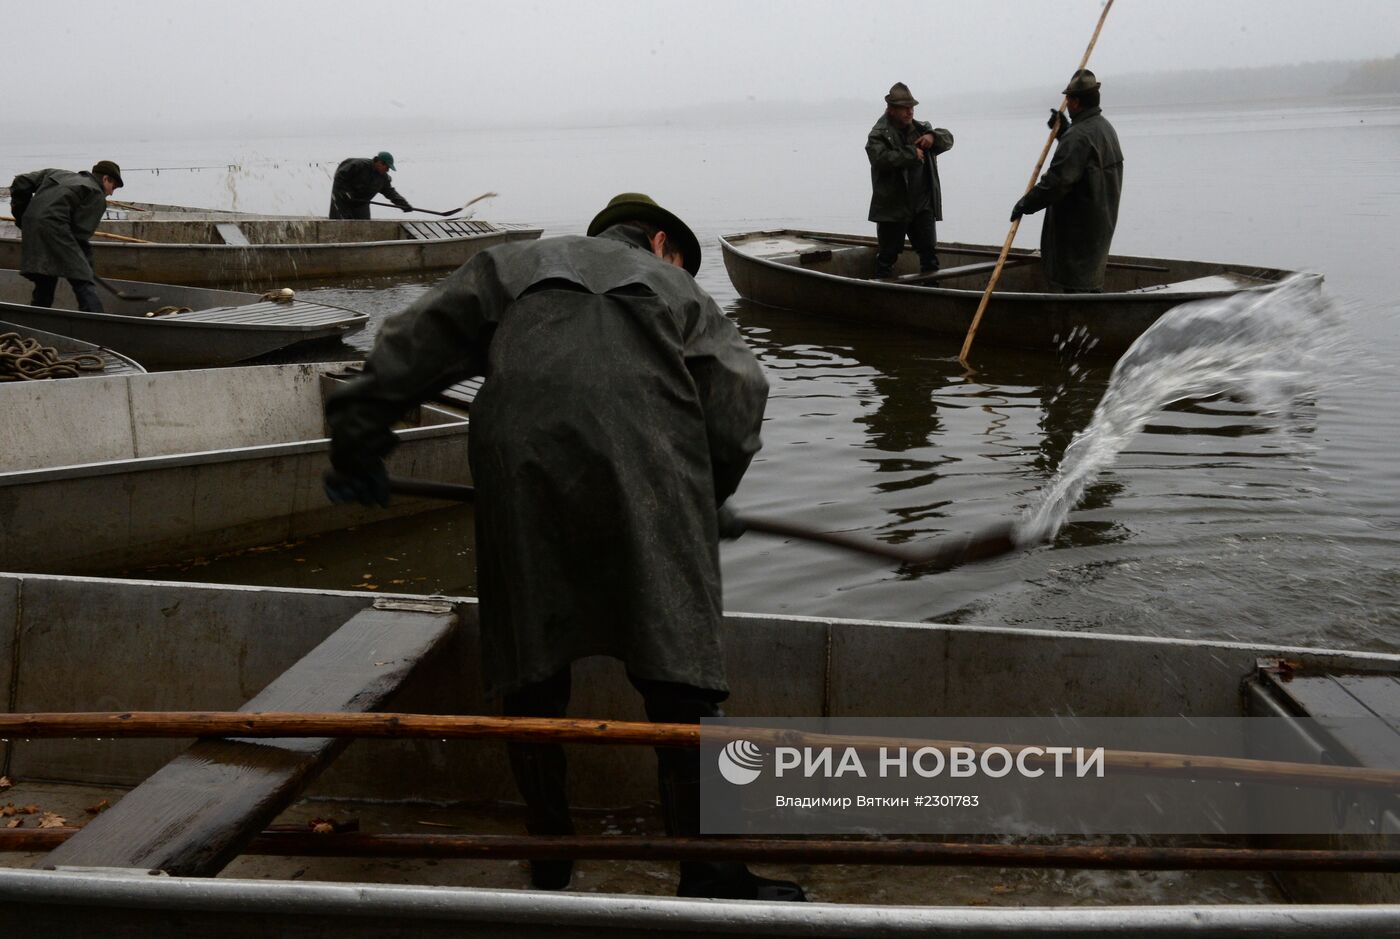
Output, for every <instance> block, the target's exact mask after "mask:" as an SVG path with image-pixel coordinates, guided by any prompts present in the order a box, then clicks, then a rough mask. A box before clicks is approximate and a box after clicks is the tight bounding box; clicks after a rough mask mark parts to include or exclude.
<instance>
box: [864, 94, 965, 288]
mask: <svg viewBox="0 0 1400 939" xmlns="http://www.w3.org/2000/svg"><path fill="white" fill-rule="evenodd" d="M918 103H919V102H918V101H916V100H914V96H913V95H912V94H910V93H909V87H908V86H907V85H905V84H904V82H895V83H894V86H893V87H892V88H890V93H889V94H887V95H885V113H884V114H883V115H881V117H880V119H879V120H878V121H876V122H875V126H874V127H872V128H870V135H869V136H868V137H867V138H866V141H865V155H866V156H867V157H868V158H869V159H870V187H871V190H872V192H871V196H870V221H872V222H874V223H875V235H876V238H877V240H878V242H879V246H878V248H877V251H876V254H875V276H876V277H890V276H893V274H894V262H895V260H896V259H898V258H899V254H900V252H901V251H903V250H904V238H905V236H906V235H907V236H908V238H909V241H910V243H911V244H913V246H914V250H915V251H916V252H918V255H919V271H920V272H921V273H924V274H931V273H933V272H934V271H936V270H938V254H937V253H936V246H937V243H938V232H937V226H936V224H935V223H936V222H940V221H942V220H943V192H942V189H941V188H940V187H939V184H938V154H940V153H945V152H947V151H948V150H951V149H952V148H953V135H952V133H951V132H950V131H948V130H945V129H944V128H942V127H934V126H933V125H931V124H928V123H925V122H924V121H916V120H914V107H915V106H916V105H917V104H918Z"/></svg>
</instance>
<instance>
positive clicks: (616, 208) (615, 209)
mask: <svg viewBox="0 0 1400 939" xmlns="http://www.w3.org/2000/svg"><path fill="white" fill-rule="evenodd" d="M619 222H649V223H650V224H652V225H655V226H656V227H657V228H659V229H661V230H662V231H664V232H665V233H666V237H667V238H669V239H671V240H672V241H674V242H675V243H676V245H677V246H678V247H679V248H680V249H681V257H682V258H683V259H684V261H685V269H686V270H687V271H689V272H690V276H692V277H694V276H695V273H696V272H697V271H699V270H700V239H699V238H696V237H695V232H693V231H691V230H690V226H689V225H687V224H686V223H685V222H682V221H681V220H680V217H679V216H677V215H674V214H672V213H670V212H668V211H666V210H665V209H663V208H662V207H661V206H659V205H657V204H656V200H655V199H653V198H652V197H651V196H649V195H647V194H646V193H642V192H624V193H620V194H619V195H616V196H613V197H612V200H611V201H610V202H608V204H607V205H606V206H605V207H604V208H603V211H601V212H599V213H598V214H597V215H595V216H593V221H591V222H589V223H588V234H589V235H590V236H592V235H597V234H599V233H601V232H603V231H606V230H607V229H608V228H610V227H611V226H613V225H616V224H618V223H619Z"/></svg>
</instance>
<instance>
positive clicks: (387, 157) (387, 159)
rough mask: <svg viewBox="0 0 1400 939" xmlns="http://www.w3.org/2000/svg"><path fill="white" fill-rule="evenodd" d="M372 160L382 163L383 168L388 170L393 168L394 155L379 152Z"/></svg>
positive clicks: (382, 151) (383, 151)
mask: <svg viewBox="0 0 1400 939" xmlns="http://www.w3.org/2000/svg"><path fill="white" fill-rule="evenodd" d="M374 158H375V159H376V160H378V161H379V162H380V163H383V164H384V165H385V166H387V167H389V169H393V168H394V155H393V154H392V153H390V152H389V151H388V150H380V151H379V152H378V153H376V154H375V155H374Z"/></svg>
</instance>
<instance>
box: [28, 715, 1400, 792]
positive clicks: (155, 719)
mask: <svg viewBox="0 0 1400 939" xmlns="http://www.w3.org/2000/svg"><path fill="white" fill-rule="evenodd" d="M710 732H711V734H713V735H714V736H716V737H720V735H721V734H722V735H723V736H722V737H720V739H740V738H742V739H744V740H749V741H752V742H754V743H761V744H767V745H769V746H788V747H828V746H829V747H843V748H844V747H854V748H856V749H858V750H864V751H877V750H879V749H880V748H881V747H888V748H899V747H905V748H908V749H911V750H916V749H919V748H921V747H937V748H939V749H942V750H945V751H946V750H948V749H949V748H952V747H966V748H968V749H970V750H972V751H973V753H974V754H977V755H980V754H981V753H982V752H983V751H985V750H988V749H992V748H1000V749H1005V750H1007V751H1008V752H1009V753H1010V754H1011V755H1012V756H1013V757H1018V758H1019V755H1020V753H1021V751H1023V750H1027V749H1035V745H1034V744H1002V743H979V742H972V741H964V740H927V739H919V738H902V737H871V736H860V735H842V734H813V733H804V732H802V731H795V730H786V729H783V730H776V729H773V728H767V727H724V728H722V729H721V728H711V729H710ZM63 737H66V738H82V737H243V738H265V737H356V738H361V737H364V738H368V737H373V738H385V737H388V738H398V739H404V738H433V737H435V738H438V739H442V740H447V739H452V740H501V741H517V742H536V743H539V742H548V743H591V744H624V745H630V746H648V747H693V746H698V745H699V744H700V740H701V736H700V726H699V725H698V724H653V723H650V722H646V721H605V720H585V719H579V718H559V719H556V718H545V717H491V716H485V715H475V714H455V715H449V714H395V713H360V714H352V713H343V712H339V711H337V712H331V713H301V712H268V713H254V712H249V711H125V712H116V711H113V712H107V711H98V712H76V713H28V714H0V740H4V739H9V740H14V739H26V738H30V739H39V738H63ZM1083 745H1084V746H1092V745H1093V744H1092V743H1091V742H1089V743H1085V744H1083ZM1055 759H1056V758H1055V757H1054V756H1053V755H1051V754H1048V753H1045V752H1041V753H1038V754H1037V753H1028V754H1027V755H1026V759H1025V762H1026V764H1027V765H1033V766H1053V765H1054V763H1055ZM1104 768H1105V770H1106V771H1107V770H1110V769H1112V770H1118V771H1121V772H1125V773H1131V774H1136V775H1150V776H1171V777H1185V778H1188V779H1198V778H1210V779H1226V780H1238V781H1241V782H1277V783H1287V784H1289V785H1303V786H1333V787H1338V788H1350V789H1380V790H1384V791H1387V792H1394V791H1396V790H1400V770H1393V769H1377V768H1372V767H1366V766H1332V765H1322V764H1313V763H1291V762H1283V761H1278V760H1255V759H1246V758H1243V757H1224V756H1201V755H1194V754H1180V753H1154V752H1149V751H1140V750H1109V749H1105V750H1104Z"/></svg>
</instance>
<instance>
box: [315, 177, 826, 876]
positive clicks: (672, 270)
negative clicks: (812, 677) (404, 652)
mask: <svg viewBox="0 0 1400 939" xmlns="http://www.w3.org/2000/svg"><path fill="white" fill-rule="evenodd" d="M588 235H589V237H580V236H577V235H574V236H565V237H561V238H549V239H545V240H543V241H530V242H524V241H521V242H515V243H512V244H506V245H500V246H497V247H494V248H491V249H488V250H486V251H484V252H482V253H481V254H479V255H477V256H476V257H475V258H473V259H472V260H471V261H470V262H468V263H467V264H466V265H464V266H463V267H461V268H459V269H458V270H457V271H456V272H455V273H453V274H452V275H451V276H450V277H448V278H447V279H446V280H444V281H442V282H441V283H440V284H438V285H437V286H436V287H434V288H433V289H432V290H430V291H429V292H428V293H427V294H425V295H424V296H423V297H422V298H420V299H419V300H418V301H416V302H415V303H414V304H413V305H412V306H410V307H409V308H408V309H407V310H405V311H403V312H402V313H400V314H398V315H396V316H395V317H393V318H391V319H390V320H388V321H387V322H386V323H385V325H384V327H383V329H382V330H381V331H380V333H379V338H378V341H377V342H376V343H375V347H374V351H373V352H371V353H370V356H369V358H368V360H367V362H366V363H365V369H364V375H363V376H362V377H360V378H357V379H356V380H354V381H352V382H350V383H349V384H347V385H346V386H344V387H343V388H341V389H339V390H338V391H337V392H335V393H334V394H332V395H331V396H330V398H329V399H328V401H327V404H326V417H327V421H328V423H329V425H330V428H331V463H332V466H333V467H334V469H333V471H332V472H330V473H328V474H327V476H326V492H327V495H329V496H330V498H331V499H332V501H337V502H345V501H359V502H363V503H365V504H372V503H376V502H377V503H380V504H383V503H385V502H386V501H387V499H388V494H389V486H388V479H387V476H386V475H385V468H384V456H385V454H386V453H388V452H389V449H390V448H391V447H392V446H393V444H394V440H395V438H394V436H393V434H392V433H391V432H390V429H389V428H390V427H391V426H392V425H393V424H394V423H395V422H396V421H397V420H399V419H400V418H401V417H402V416H403V414H404V413H405V412H406V411H407V410H408V409H409V408H411V407H412V406H413V405H415V404H416V403H418V402H420V401H423V400H426V399H427V398H429V397H430V396H432V395H433V394H435V393H436V392H438V391H441V390H442V389H444V388H446V387H447V386H449V385H451V384H453V383H455V382H458V381H461V380H463V379H465V378H468V377H471V376H478V375H480V376H484V377H485V381H484V382H483V384H482V386H481V389H480V391H479V392H478V393H477V396H476V398H475V400H474V402H473V404H472V420H471V435H470V444H469V448H468V456H469V459H470V462H471V470H472V477H473V479H474V481H475V483H476V488H477V498H476V544H477V552H478V559H479V560H478V569H477V577H478V583H479V596H480V600H481V606H480V620H481V658H482V667H483V671H484V678H485V684H486V687H487V689H488V691H489V692H490V693H492V694H493V695H498V696H500V697H501V698H502V703H503V708H502V710H503V712H504V713H505V714H508V715H521V716H532V717H563V716H564V713H565V709H566V708H567V706H568V702H569V694H570V683H571V666H572V663H573V662H574V661H575V660H577V659H581V658H584V657H586V656H591V655H607V656H612V657H614V658H617V659H621V660H622V662H623V663H624V664H625V665H626V667H627V674H628V677H629V679H630V680H631V682H632V684H633V686H634V687H635V688H636V689H637V690H638V691H639V692H641V695H642V698H643V701H644V702H645V705H646V713H647V717H648V718H649V719H651V720H653V721H662V722H677V723H698V722H699V721H700V719H701V718H704V717H714V716H719V715H720V714H721V713H722V712H721V711H720V707H719V704H720V702H721V701H723V700H724V699H725V698H726V697H727V696H728V694H729V689H728V684H727V681H726V678H725V672H724V661H723V654H722V650H721V648H720V642H719V627H720V620H721V612H720V611H721V605H720V569H719V548H718V538H719V535H720V527H721V520H720V515H719V511H718V510H719V507H720V506H721V505H722V504H723V503H724V501H725V500H726V499H727V498H728V497H729V496H730V494H731V493H733V492H734V490H735V489H736V488H737V487H738V485H739V481H740V479H741V478H742V477H743V475H744V472H745V471H746V470H747V469H748V466H749V461H750V460H751V459H752V458H753V455H754V453H755V452H756V451H757V450H758V449H759V445H760V441H759V430H760V426H761V423H762V420H763V410H764V406H765V405H766V403H767V396H768V383H767V380H766V379H765V378H764V377H763V372H762V370H761V368H760V367H759V364H758V361H757V360H756V359H755V357H754V355H753V353H752V352H751V351H750V350H749V348H748V346H747V345H745V343H744V341H743V339H742V338H741V337H740V335H739V332H738V330H737V329H736V328H735V326H734V324H733V323H731V322H730V321H729V320H728V319H726V318H725V316H724V314H723V313H721V312H720V310H719V307H718V306H716V305H715V302H714V300H713V299H711V298H710V296H709V295H708V294H706V293H705V292H704V291H703V290H702V289H701V288H700V287H699V285H697V284H696V282H695V280H694V274H695V272H696V271H697V270H698V269H699V267H700V243H699V241H698V240H697V239H696V237H695V235H694V233H693V232H692V231H691V230H690V228H689V227H688V226H687V225H686V224H685V223H684V222H683V221H681V220H680V219H679V218H677V217H676V216H675V215H673V214H671V213H670V212H668V211H666V210H665V209H663V208H661V207H660V206H658V205H657V204H656V203H655V202H653V201H652V200H651V199H650V198H648V197H647V196H645V195H642V194H640V193H623V194H622V195H619V196H617V197H616V198H614V199H613V200H612V201H611V202H610V203H608V205H607V207H606V208H604V209H603V210H602V211H601V212H599V213H598V215H597V216H596V217H595V218H594V219H593V221H592V223H591V224H590V225H589V226H588ZM509 750H510V761H511V768H512V770H513V771H514V774H515V779H516V783H517V785H518V786H519V788H520V793H521V795H522V796H523V797H524V799H525V803H526V807H527V821H526V825H527V828H528V829H529V831H530V833H531V834H535V835H567V834H571V833H572V832H573V824H572V822H571V820H570V816H569V803H568V796H567V791H566V789H565V766H564V751H563V750H562V748H560V747H559V746H558V745H547V744H511V745H510V748H509ZM657 761H658V770H659V778H660V784H661V805H662V814H663V817H664V822H665V826H666V831H667V832H668V833H670V834H673V835H695V834H698V833H699V830H700V814H699V812H700V806H699V788H700V763H699V752H698V750H696V749H694V748H683V749H676V748H670V749H658V750H657ZM572 870H573V865H572V862H571V861H568V860H544V861H534V862H532V863H531V880H532V882H533V883H534V885H535V886H536V887H540V888H545V889H562V888H563V887H566V886H567V885H568V883H569V880H570V878H571V876H572ZM678 893H679V895H681V896H689V897H726V898H731V899H781V900H803V899H805V896H804V894H803V892H802V890H801V888H800V887H798V886H797V885H796V884H792V883H789V882H786V881H773V880H767V879H765V878H761V877H758V876H756V875H754V874H753V873H751V872H750V871H749V870H748V868H747V867H745V866H743V865H742V864H714V863H701V862H684V863H682V864H681V870H680V886H679V890H678Z"/></svg>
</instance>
